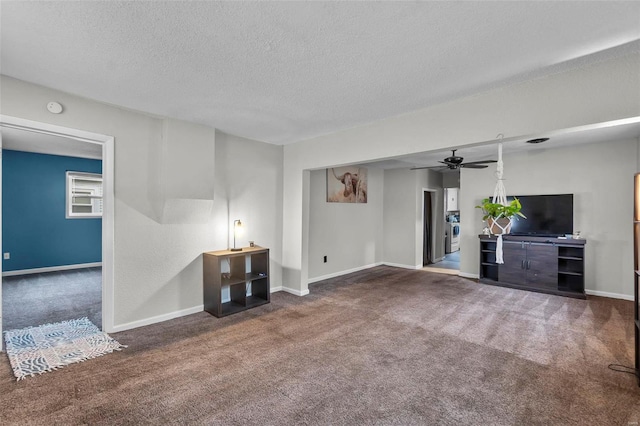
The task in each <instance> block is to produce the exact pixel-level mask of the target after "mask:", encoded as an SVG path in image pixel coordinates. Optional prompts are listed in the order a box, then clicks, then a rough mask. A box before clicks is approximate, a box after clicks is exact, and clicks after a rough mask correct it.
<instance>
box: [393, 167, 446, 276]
mask: <svg viewBox="0 0 640 426" xmlns="http://www.w3.org/2000/svg"><path fill="white" fill-rule="evenodd" d="M423 189H434V190H436V195H435V201H436V202H435V204H434V212H435V213H436V216H435V219H434V226H435V234H434V239H435V242H434V256H435V257H436V258H439V257H442V256H444V194H443V190H442V175H441V174H439V173H436V172H434V171H430V170H406V169H394V170H386V171H385V173H384V207H383V208H384V231H383V232H384V255H383V262H385V263H389V264H393V265H398V266H403V267H408V268H415V267H421V266H422V244H423V228H422V226H423V225H422V209H423V205H422V202H423Z"/></svg>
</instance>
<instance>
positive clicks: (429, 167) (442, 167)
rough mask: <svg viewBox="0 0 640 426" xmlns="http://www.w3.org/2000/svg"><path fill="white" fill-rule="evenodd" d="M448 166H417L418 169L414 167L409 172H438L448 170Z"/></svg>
mask: <svg viewBox="0 0 640 426" xmlns="http://www.w3.org/2000/svg"><path fill="white" fill-rule="evenodd" d="M448 168H449V167H448V166H417V167H412V168H410V169H409V170H422V169H432V170H438V169H442V170H444V169H448Z"/></svg>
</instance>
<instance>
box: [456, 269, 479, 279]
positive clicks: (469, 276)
mask: <svg viewBox="0 0 640 426" xmlns="http://www.w3.org/2000/svg"><path fill="white" fill-rule="evenodd" d="M458 276H459V277H462V278H471V279H472V280H478V279H480V275H478V274H470V273H468V272H462V271H461V272H459V273H458Z"/></svg>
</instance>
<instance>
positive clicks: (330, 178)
mask: <svg viewBox="0 0 640 426" xmlns="http://www.w3.org/2000/svg"><path fill="white" fill-rule="evenodd" d="M366 202H367V169H366V168H365V167H332V168H330V169H327V203H366Z"/></svg>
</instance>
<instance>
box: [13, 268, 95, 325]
mask: <svg viewBox="0 0 640 426" xmlns="http://www.w3.org/2000/svg"><path fill="white" fill-rule="evenodd" d="M81 317H88V318H89V320H90V321H91V322H92V323H94V324H95V325H96V326H97V327H98V328H102V268H85V269H75V270H71V271H59V272H47V273H43V274H30V275H20V276H15V277H3V278H2V327H3V329H4V330H13V329H17V328H24V327H29V326H36V325H41V324H48V323H52V322H58V321H65V320H71V319H76V318H81Z"/></svg>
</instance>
